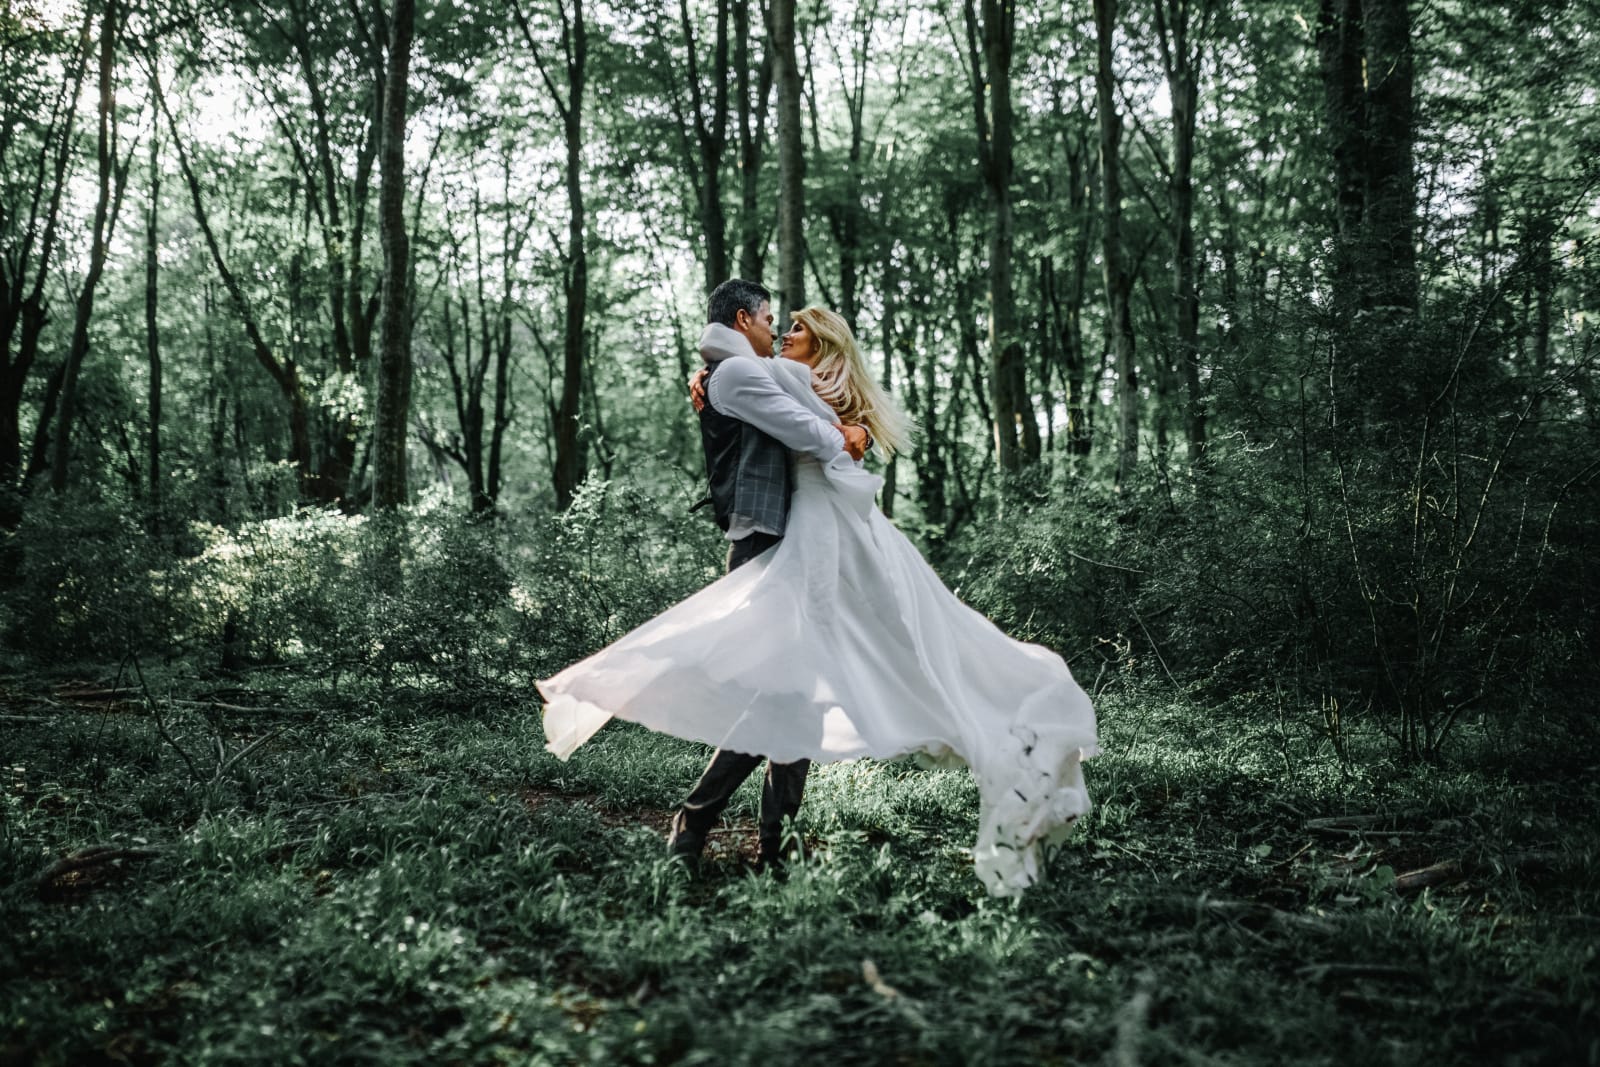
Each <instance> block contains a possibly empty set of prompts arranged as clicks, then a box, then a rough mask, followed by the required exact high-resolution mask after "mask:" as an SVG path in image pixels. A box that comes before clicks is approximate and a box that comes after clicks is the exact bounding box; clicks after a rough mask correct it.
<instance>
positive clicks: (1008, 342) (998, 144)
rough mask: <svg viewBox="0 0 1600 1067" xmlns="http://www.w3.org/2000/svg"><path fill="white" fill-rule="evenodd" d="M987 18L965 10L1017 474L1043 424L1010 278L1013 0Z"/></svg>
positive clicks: (1001, 435)
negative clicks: (1037, 415)
mask: <svg viewBox="0 0 1600 1067" xmlns="http://www.w3.org/2000/svg"><path fill="white" fill-rule="evenodd" d="M982 3H983V8H982V10H983V20H982V26H981V28H980V26H979V25H978V14H977V11H976V10H975V9H974V7H973V0H965V3H964V4H963V8H962V12H963V15H964V18H965V23H966V31H967V50H968V63H969V66H970V69H971V80H972V86H971V88H972V102H973V116H974V120H975V123H976V128H977V135H978V161H979V165H980V168H981V169H982V171H983V176H984V187H985V191H986V193H987V196H988V203H989V361H990V374H989V390H990V404H991V407H992V408H993V413H994V420H995V421H994V437H995V454H996V457H997V458H998V460H999V463H1000V469H1001V470H1002V471H1006V472H1015V471H1018V470H1020V469H1021V468H1022V466H1023V465H1024V464H1025V463H1029V462H1034V461H1036V460H1038V458H1039V451H1040V446H1039V426H1038V422H1037V421H1036V420H1035V418H1034V414H1033V403H1032V400H1031V399H1030V394H1029V391H1028V378H1027V363H1026V361H1025V360H1024V358H1023V355H1022V338H1021V336H1020V334H1019V332H1018V327H1017V307H1016V287H1015V281H1014V279H1013V277H1012V259H1013V247H1014V244H1015V220H1014V218H1013V209H1012V195H1011V178H1012V174H1013V171H1014V169H1015V162H1014V159H1013V154H1012V144H1013V140H1014V138H1015V119H1014V109H1013V106H1012V102H1011V62H1012V58H1013V55H1014V52H1015V43H1016V7H1015V4H1014V0H982Z"/></svg>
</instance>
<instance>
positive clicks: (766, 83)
mask: <svg viewBox="0 0 1600 1067" xmlns="http://www.w3.org/2000/svg"><path fill="white" fill-rule="evenodd" d="M733 56H734V59H733V62H734V79H735V92H736V93H737V94H738V97H739V107H738V114H739V276H740V277H741V278H744V279H746V280H747V281H752V282H758V283H759V282H760V281H761V273H762V263H763V260H764V258H765V249H766V233H767V226H766V221H765V220H766V216H764V215H763V213H762V211H761V200H760V189H761V186H760V182H761V161H762V157H763V155H764V151H763V149H764V147H765V145H766V139H767V107H768V102H769V101H770V99H771V97H772V75H773V60H772V50H771V49H765V50H763V52H762V59H761V69H760V72H759V74H758V76H757V85H756V99H755V103H754V105H752V104H751V100H750V0H733Z"/></svg>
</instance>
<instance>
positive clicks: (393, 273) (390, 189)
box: [372, 0, 416, 510]
mask: <svg viewBox="0 0 1600 1067" xmlns="http://www.w3.org/2000/svg"><path fill="white" fill-rule="evenodd" d="M415 20H416V4H415V0H395V4H394V10H393V12H392V13H391V15H390V17H389V61H388V66H387V69H386V70H385V73H384V93H383V134H382V141H381V148H380V150H379V155H380V161H379V169H378V226H379V233H380V235H381V240H382V242H383V310H382V312H381V319H380V334H379V336H380V342H379V354H378V388H377V404H376V405H375V408H376V410H375V412H374V418H373V438H372V505H373V507H374V508H377V509H379V510H387V509H392V508H396V507H399V506H400V505H402V504H404V503H405V502H406V432H407V425H408V420H409V419H410V414H411V321H410V320H411V291H410V290H411V285H410V277H411V271H410V256H411V248H410V241H409V239H408V238H407V236H406V219H405V198H406V187H405V179H406V175H405V168H406V83H407V80H408V77H409V74H410V68H411V39H412V29H413V24H414V23H415Z"/></svg>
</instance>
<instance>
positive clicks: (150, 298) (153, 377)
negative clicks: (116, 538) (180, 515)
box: [144, 129, 162, 530]
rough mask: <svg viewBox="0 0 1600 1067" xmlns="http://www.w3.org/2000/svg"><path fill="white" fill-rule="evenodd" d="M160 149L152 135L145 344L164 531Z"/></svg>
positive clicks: (153, 515) (157, 508)
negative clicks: (159, 317) (159, 307)
mask: <svg viewBox="0 0 1600 1067" xmlns="http://www.w3.org/2000/svg"><path fill="white" fill-rule="evenodd" d="M160 153H161V149H160V138H159V137H158V136H157V134H156V131H155V130H154V129H152V130H151V131H150V214H149V216H148V217H147V220H146V223H145V234H144V340H145V354H146V356H147V357H148V359H149V362H150V430H149V454H150V525H151V528H152V529H157V530H158V529H160V527H161V508H162V500H161V334H160V332H159V330H158V328H157V324H156V296H157V292H156V285H157V278H158V274H157V271H158V259H157V256H156V240H157V236H158V234H157V225H158V223H159V210H160V205H161V154H160Z"/></svg>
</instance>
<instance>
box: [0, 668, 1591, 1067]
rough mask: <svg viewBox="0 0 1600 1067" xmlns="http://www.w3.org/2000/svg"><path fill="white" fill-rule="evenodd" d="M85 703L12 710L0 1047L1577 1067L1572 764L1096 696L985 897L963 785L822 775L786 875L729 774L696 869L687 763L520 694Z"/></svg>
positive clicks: (296, 1058) (1586, 874) (1580, 979)
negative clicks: (1032, 830) (1345, 754)
mask: <svg viewBox="0 0 1600 1067" xmlns="http://www.w3.org/2000/svg"><path fill="white" fill-rule="evenodd" d="M108 684H109V683H107V682H106V681H104V680H101V681H97V682H93V683H89V684H87V685H78V686H76V687H74V686H71V685H64V684H61V683H60V682H59V681H50V680H41V679H38V678H33V677H23V676H20V675H19V676H16V677H13V678H11V679H9V680H6V681H5V682H4V683H3V695H4V700H5V704H6V705H7V706H6V707H5V708H0V712H3V713H4V715H5V716H7V717H6V718H5V719H4V720H0V790H3V797H4V800H3V809H0V811H3V822H0V1062H4V1063H30V1064H31V1063H40V1064H72V1065H78V1064H94V1063H154V1062H184V1063H263V1064H265V1063H270V1064H281V1063H296V1062H302V1063H326V1062H340V1063H373V1064H379V1063H381V1064H407V1063H417V1064H447V1063H466V1064H477V1063H499V1062H505V1063H530V1062H531V1063H577V1062H591V1063H765V1064H783V1063H802V1062H803V1063H817V1062H832V1063H874V1064H876V1063H891V1064H892V1063H904V1064H919V1063H975V1064H981V1063H994V1064H1018V1063H1027V1064H1034V1063H1038V1064H1050V1063H1079V1062H1089V1063H1099V1062H1105V1063H1114V1064H1133V1063H1153V1064H1170V1063H1194V1064H1224V1063H1226V1064H1279V1063H1306V1064H1348V1063H1359V1064H1388V1063H1393V1064H1405V1065H1411V1064H1418V1063H1428V1064H1441V1063H1443V1064H1449V1063H1485V1062H1487V1063H1527V1064H1536V1063H1550V1064H1574V1063H1590V1064H1593V1063H1597V1062H1600V1037H1597V1034H1600V981H1597V969H1600V968H1597V961H1596V952H1597V945H1600V919H1597V918H1596V916H1597V914H1600V909H1597V905H1600V832H1597V829H1596V821H1595V811H1596V810H1597V807H1600V805H1597V800H1600V785H1597V784H1596V778H1597V776H1596V773H1595V772H1596V770H1597V769H1600V768H1597V767H1596V756H1595V754H1594V753H1593V752H1592V751H1585V750H1584V749H1583V748H1582V747H1581V746H1580V745H1577V744H1569V743H1563V742H1561V741H1559V740H1557V739H1545V742H1544V743H1542V745H1541V751H1540V752H1538V753H1525V754H1522V755H1519V756H1517V757H1516V758H1515V759H1512V758H1510V757H1508V756H1506V755H1505V753H1506V752H1511V751H1514V750H1513V749H1511V748H1510V747H1509V746H1508V745H1507V744H1506V743H1505V739H1503V738H1494V737H1489V736H1485V735H1482V734H1473V733H1471V731H1470V730H1468V731H1464V732H1463V734H1462V746H1461V749H1460V751H1459V753H1458V758H1457V759H1456V761H1455V763H1454V765H1452V766H1448V767H1444V768H1437V767H1435V768H1420V769H1400V768H1397V767H1395V766H1393V765H1391V764H1389V763H1387V762H1385V761H1384V760H1382V759H1381V758H1380V757H1379V756H1378V755H1376V754H1375V753H1377V752H1381V751H1382V749H1383V746H1382V745H1381V743H1380V742H1381V739H1379V738H1363V737H1360V736H1358V737H1355V738H1353V739H1352V742H1351V745H1352V751H1353V752H1354V753H1355V758H1354V760H1353V761H1352V763H1351V764H1350V765H1349V766H1344V767H1341V766H1340V765H1339V764H1338V763H1337V762H1336V761H1335V760H1334V759H1333V758H1332V756H1331V754H1330V753H1329V751H1328V749H1327V748H1326V746H1325V745H1323V744H1321V743H1320V742H1319V741H1318V740H1317V738H1316V737H1315V735H1314V733H1313V731H1312V730H1311V729H1310V728H1309V726H1308V727H1305V728H1301V727H1300V726H1298V725H1297V724H1294V723H1287V724H1285V723H1279V722H1276V721H1273V720H1272V719H1271V718H1270V717H1269V718H1267V719H1261V718H1259V717H1253V716H1251V715H1249V714H1246V713H1245V712H1243V711H1236V712H1230V711H1228V710H1226V709H1222V710H1219V709H1216V708H1213V707H1208V706H1203V705H1200V704H1198V703H1195V702H1193V701H1189V700H1175V699H1173V698H1172V697H1171V696H1170V694H1169V695H1166V696H1152V695H1149V694H1144V695H1130V694H1125V695H1122V696H1116V695H1102V697H1101V698H1100V699H1099V701H1098V707H1099V710H1100V715H1101V726H1102V739H1103V743H1104V746H1105V748H1106V752H1107V754H1106V755H1105V756H1103V757H1102V758H1100V759H1097V760H1095V761H1094V762H1093V763H1092V764H1090V766H1089V768H1088V774H1089V782H1090V789H1091V791H1092V794H1093V795H1094V797H1095V800H1096V803H1097V807H1096V810H1095V812H1094V813H1093V815H1092V816H1091V817H1090V818H1089V819H1087V820H1086V821H1085V823H1084V824H1083V825H1082V826H1081V828H1080V830H1079V832H1078V833H1077V834H1076V835H1075V836H1074V837H1073V839H1072V840H1071V841H1070V842H1069V844H1067V845H1066V846H1065V847H1064V848H1063V849H1062V850H1061V851H1060V852H1059V854H1057V855H1056V856H1055V857H1054V859H1053V861H1052V862H1051V865H1050V880H1049V882H1048V883H1047V884H1045V885H1043V886H1040V887H1038V888H1037V889H1035V890H1033V891H1030V892H1029V893H1028V894H1027V895H1026V896H1025V897H1024V898H1023V899H1022V900H1020V901H1007V900H992V899H989V898H988V897H987V896H986V895H985V894H984V891H983V889H982V887H981V885H980V884H979V883H978V881H977V879H976V878H975V877H974V876H973V875H972V872H971V868H970V861H969V860H968V859H967V858H966V857H965V856H964V855H963V848H964V847H965V846H967V845H969V844H970V843H971V840H972V838H973V836H974V834H975V826H976V793H975V791H974V789H973V788H972V786H971V783H970V781H969V779H968V778H967V776H966V773H965V772H963V771H953V772H952V771H924V770H919V769H916V768H914V767H912V766H910V765H905V764H899V763H895V764H882V763H858V764H844V765H836V766H830V767H823V768H818V769H816V770H815V771H814V772H813V774H812V777H811V779H810V785H809V791H808V794H807V799H806V804H805V809H804V813H803V814H804V826H803V829H804V833H805V836H806V841H807V845H808V853H809V854H808V856H807V858H806V860H805V862H804V863H803V864H801V865H798V866H797V867H796V868H795V869H794V870H793V873H792V875H791V876H790V877H789V878H788V879H787V880H785V881H777V880H774V879H773V878H772V877H770V876H765V875H760V876H758V875H755V874H752V873H751V872H750V871H749V869H748V866H747V860H748V859H749V858H751V855H752V853H753V849H754V828H753V822H752V817H753V815H754V807H755V804H756V801H757V797H756V792H755V780H754V779H752V781H751V782H750V783H748V784H747V785H746V788H745V790H744V792H742V793H741V794H740V798H739V800H738V801H737V802H736V804H735V806H734V808H733V809H732V811H731V812H730V819H729V820H728V822H727V824H726V829H725V830H724V831H723V832H722V833H721V834H720V835H719V837H718V839H717V842H716V847H715V857H714V859H713V862H712V863H711V865H710V871H709V873H707V874H706V875H705V876H704V877H702V878H699V879H692V878H690V877H689V876H687V875H686V873H685V872H684V871H683V870H682V869H681V868H680V867H678V866H675V865H673V864H671V863H669V862H667V861H666V860H665V859H664V856H663V851H662V829H663V827H664V825H665V822H666V818H667V814H668V812H669V810H670V809H671V807H672V805H673V804H674V803H675V802H676V801H677V800H678V799H679V798H680V797H681V795H682V793H683V791H684V790H685V789H686V788H687V787H688V785H689V784H690V783H691V782H692V781H693V779H694V778H695V776H696V775H697V774H698V773H699V771H700V769H701V768H702V766H703V764H704V761H705V755H706V752H705V750H704V749H703V748H701V747H700V746H697V745H692V744H686V743H681V742H677V741H674V740H670V739H665V738H661V737H658V736H655V735H651V734H649V733H646V732H644V731H642V730H639V729H637V728H632V727H628V726H625V725H624V726H617V725H613V726H612V727H609V728H608V729H607V730H606V731H605V732H604V733H603V734H602V735H601V736H600V737H599V738H597V739H596V741H595V742H593V743H592V744H590V745H589V746H587V747H586V748H584V749H583V750H581V751H580V752H579V754H578V755H577V756H576V757H575V758H574V759H573V760H572V761H571V762H570V763H568V764H564V765H563V764H560V763H557V762H556V761H555V760H553V759H552V758H550V757H549V756H548V755H546V754H545V753H544V752H543V751H542V749H541V743H542V734H541V732H540V729H539V725H538V720H537V717H536V715H534V714H531V713H530V712H529V710H527V709H519V708H510V707H505V706H503V705H502V706H484V705H481V704H480V705H478V706H469V705H468V704H467V703H466V702H464V701H460V702H456V701H452V700H451V699H449V698H430V699H426V700H424V699H420V698H413V699H408V700H404V701H399V702H396V701H394V700H393V699H387V700H380V699H378V698H377V697H375V696H371V695H364V694H362V693H359V692H356V693H349V692H347V693H346V694H344V695H342V696H340V697H339V698H337V699H335V698H331V697H329V696H328V695H327V694H326V693H320V694H319V693H297V692H295V691H294V689H293V687H292V686H286V685H285V684H284V683H283V682H282V680H281V678H280V679H277V680H274V678H273V677H272V676H271V675H270V674H263V676H261V677H259V678H257V679H255V680H254V681H253V682H252V683H251V686H250V687H249V688H247V689H234V690H229V691H227V692H223V693H218V692H217V691H214V690H210V691H208V690H204V689H202V688H200V686H199V684H198V683H188V684H186V683H184V682H183V681H182V680H181V679H156V678H152V679H151V684H152V689H153V690H154V691H155V692H157V693H160V694H161V695H162V705H161V706H162V708H163V709H164V710H163V712H162V714H161V716H160V720H159V723H158V721H157V718H156V717H153V716H152V715H151V714H150V706H149V704H148V703H147V701H146V700H145V699H144V697H143V695H142V694H125V693H124V694H119V693H111V694H109V695H107V694H106V693H104V692H103V690H104V689H105V688H107V686H108ZM96 690H100V692H98V693H97V692H95V691H96ZM169 690H170V692H171V694H172V695H173V696H175V697H181V698H187V699H193V700H195V701H196V702H195V703H187V704H186V703H174V704H167V703H166V698H167V694H168V692H169ZM218 699H220V700H221V701H223V702H224V703H226V704H231V705H237V706H238V707H237V708H235V709H229V708H218V707H214V706H212V705H211V704H210V703H209V702H210V701H212V700H218ZM243 707H249V708H255V709H258V710H254V711H245V710H238V709H239V708H243ZM1308 721H1309V720H1308ZM1535 726H1536V724H1534V725H1530V736H1536V735H1537V729H1536V728H1535ZM163 730H165V732H166V734H167V735H168V737H167V738H164V737H163V736H162V731H163ZM273 731H279V732H277V733H273ZM168 738H170V741H169V740H168ZM262 738H267V740H265V741H264V742H263V743H261V744H260V745H259V746H258V747H256V748H254V749H253V750H250V751H248V752H246V751H244V750H245V748H246V746H248V745H249V744H251V743H252V742H254V741H257V740H260V739H262ZM219 745H220V748H219ZM178 747H181V748H183V749H184V751H185V753H186V754H187V757H188V758H187V761H186V760H185V759H184V758H181V757H180V756H179V754H178V751H177V748H178ZM1366 750H1370V751H1366ZM241 753H242V754H241ZM234 757H237V758H234ZM230 760H231V762H229V761H230ZM219 764H221V765H224V766H223V769H222V770H221V772H220V773H218V771H217V768H218V766H219ZM97 845H108V846H115V847H117V848H119V849H121V850H123V854H122V857H121V858H120V859H115V860H112V861H110V862H101V863H95V862H88V863H87V864H86V865H84V866H82V867H80V868H78V869H73V870H69V869H66V866H68V865H61V864H59V863H58V861H61V860H62V859H63V858H64V857H72V856H80V857H81V854H82V851H83V850H84V849H86V848H88V847H90V846H97ZM81 858H85V857H81ZM86 858H87V859H89V860H92V859H93V857H92V856H91V857H86ZM53 864H56V865H57V866H56V867H55V868H54V870H52V865H53ZM1418 872H1421V873H1418ZM41 876H44V877H41Z"/></svg>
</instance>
